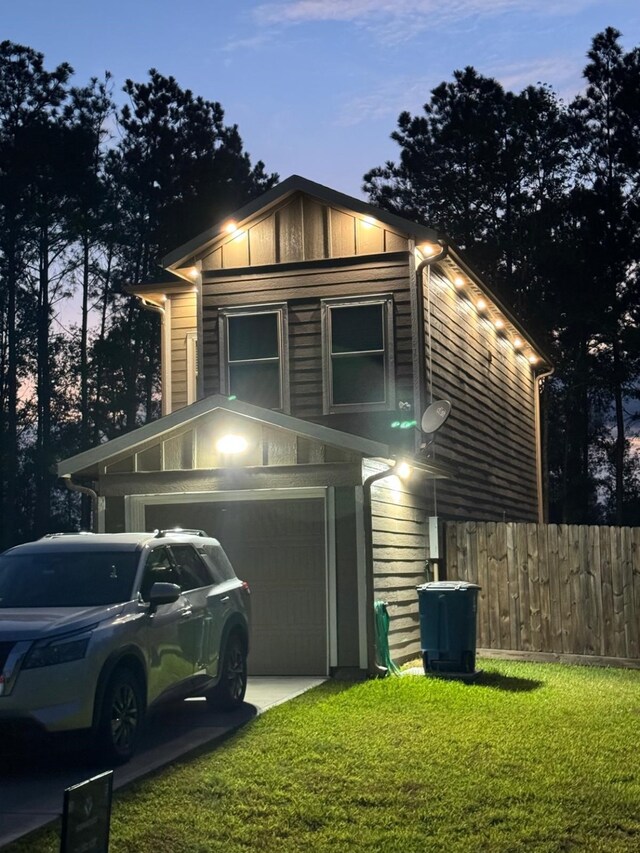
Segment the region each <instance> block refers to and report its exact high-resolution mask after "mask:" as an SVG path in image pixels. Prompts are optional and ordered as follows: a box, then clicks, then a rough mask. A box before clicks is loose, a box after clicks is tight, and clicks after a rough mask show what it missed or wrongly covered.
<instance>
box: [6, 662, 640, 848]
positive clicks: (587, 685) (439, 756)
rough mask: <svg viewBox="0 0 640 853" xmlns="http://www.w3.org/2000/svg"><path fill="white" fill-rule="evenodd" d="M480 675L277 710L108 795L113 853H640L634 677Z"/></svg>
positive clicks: (527, 670)
mask: <svg viewBox="0 0 640 853" xmlns="http://www.w3.org/2000/svg"><path fill="white" fill-rule="evenodd" d="M481 665H482V667H483V669H484V671H485V674H484V678H483V682H482V683H481V684H478V685H474V686H465V685H463V684H460V683H457V682H448V681H441V680H436V679H427V678H424V677H422V676H415V677H412V676H405V677H402V678H388V679H385V680H381V681H370V682H365V683H361V684H355V685H347V684H344V683H335V682H333V683H327V684H324V685H322V686H321V687H319V688H316V689H315V690H313V691H311V692H309V693H307V694H305V695H303V696H301V697H299V698H297V699H295V700H293V701H292V702H289V703H287V704H285V705H281V706H279V707H276V708H274V709H272V710H271V711H269V712H267V713H266V714H264V715H263V716H261V717H259V718H258V719H257V720H256V721H255V722H253V723H252V724H250V725H249V726H248V727H247V728H245V729H243V730H241V731H240V732H239V733H237V734H236V735H235V736H234V737H233V738H232V739H230V740H229V741H227V742H226V743H224V744H222V745H221V746H219V747H218V748H216V749H213V750H212V751H211V752H210V753H207V754H204V755H200V756H199V757H198V758H195V759H192V760H190V761H187V762H184V763H182V764H179V765H176V766H173V767H170V768H168V769H166V770H165V771H163V772H162V773H161V774H159V775H157V776H155V777H153V778H151V779H147V780H145V781H142V782H140V783H137V784H135V785H133V786H131V787H129V788H128V789H127V790H126V791H123V792H120V793H118V794H116V796H115V798H114V808H113V815H112V823H111V847H110V850H111V853H121V851H127V853H134V851H135V853H147V851H148V853H157V851H170V853H183V851H184V853H199V851H225V853H240V851H243V853H246V851H253V850H258V851H262V853H268V851H278V853H282V852H283V851H296V853H297V851H304V850H310V851H332V853H343V851H385V853H395V851H399V852H400V851H402V853H412V851H416V853H418V851H419V853H425V851H445V853H449V852H450V851H451V853H456V851H473V852H474V853H475V851H491V853H494V851H509V853H515V851H532V850H533V851H549V853H552V851H554V852H555V851H571V850H576V851H577V850H581V851H582V850H587V851H638V850H639V849H640V810H639V808H638V803H640V750H639V749H638V740H639V735H640V672H637V671H629V670H616V669H591V668H582V667H573V668H572V667H565V666H560V665H554V664H525V663H511V662H509V663H503V662H496V661H485V662H482V664H481ZM58 839H59V836H58V832H57V831H55V830H47V831H44V832H42V833H40V834H38V835H35V836H31V837H29V838H28V839H25V840H24V841H23V842H21V843H18V844H15V845H13V846H11V847H10V848H7V849H8V850H9V849H10V850H11V851H12V853H17V851H29V853H40V851H56V852H57V850H58V845H59V840H58Z"/></svg>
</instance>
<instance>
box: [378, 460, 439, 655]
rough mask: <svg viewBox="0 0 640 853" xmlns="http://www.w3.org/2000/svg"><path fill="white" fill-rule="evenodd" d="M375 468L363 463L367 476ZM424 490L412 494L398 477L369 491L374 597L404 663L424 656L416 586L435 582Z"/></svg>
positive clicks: (394, 649)
mask: <svg viewBox="0 0 640 853" xmlns="http://www.w3.org/2000/svg"><path fill="white" fill-rule="evenodd" d="M376 470H377V468H376V467H375V466H374V465H372V463H369V462H367V460H364V461H363V476H364V477H368V476H369V475H370V474H372V473H374V472H375V471H376ZM422 491H423V490H422V489H421V490H420V492H419V493H418V492H417V490H416V493H414V492H412V491H409V489H408V488H407V487H405V485H404V484H403V483H402V481H401V480H400V479H399V478H398V477H396V476H392V477H387V478H385V479H383V480H378V481H377V482H376V483H374V484H373V486H372V489H371V516H372V517H371V522H372V536H373V590H374V599H375V600H376V601H378V600H380V601H384V602H386V603H387V606H388V612H389V617H390V624H389V649H390V651H391V657H392V658H393V660H394V661H396V662H400V663H402V662H404V661H407V660H411V659H412V658H415V657H418V656H419V654H420V620H419V615H418V594H417V592H416V587H417V586H419V585H420V584H423V583H425V582H426V581H427V580H430V579H431V578H430V577H429V576H428V574H427V569H426V560H427V558H428V556H429V551H428V548H429V523H428V509H429V501H428V499H427V497H426V496H425V494H423V493H422Z"/></svg>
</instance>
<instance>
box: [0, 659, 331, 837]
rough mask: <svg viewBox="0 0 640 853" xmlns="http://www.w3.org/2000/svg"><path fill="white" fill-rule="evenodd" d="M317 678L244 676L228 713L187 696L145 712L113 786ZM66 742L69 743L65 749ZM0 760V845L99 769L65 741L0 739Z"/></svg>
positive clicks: (49, 817) (51, 815) (51, 814)
mask: <svg viewBox="0 0 640 853" xmlns="http://www.w3.org/2000/svg"><path fill="white" fill-rule="evenodd" d="M324 680H325V679H324V678H317V677H302V676H300V677H294V676H292V677H271V676H269V677H267V676H261V677H258V676H255V677H251V678H249V684H248V687H247V695H246V701H245V704H244V705H243V706H242V708H240V709H239V710H238V711H235V712H234V713H232V714H222V713H215V712H213V711H210V710H209V709H208V708H207V705H206V703H205V701H204V699H188V700H187V701H186V702H182V703H180V704H179V705H174V706H170V707H167V708H164V709H162V710H161V711H159V712H158V713H157V714H155V715H153V716H152V717H150V719H149V721H148V724H147V727H146V729H145V732H144V736H143V739H142V742H141V744H140V748H139V750H138V752H137V753H136V755H135V756H134V758H133V759H132V760H131V761H130V762H129V763H128V764H126V765H124V767H119V768H118V769H117V770H116V771H115V774H114V788H115V789H118V788H122V787H123V786H124V785H128V784H129V783H130V782H133V781H134V780H135V779H140V778H141V777H143V776H145V775H147V774H148V773H152V772H154V771H156V770H159V769H160V768H162V767H164V766H166V765H167V764H170V763H171V762H173V761H176V760H178V759H180V758H183V757H184V756H186V755H188V754H189V753H190V752H193V751H195V750H199V749H202V748H203V747H205V746H208V745H211V744H213V742H215V741H217V740H222V739H223V738H225V737H227V736H228V735H229V734H231V733H232V732H234V731H235V730H236V729H238V728H240V727H241V726H243V725H245V724H246V723H248V722H249V721H250V720H252V719H253V718H254V717H255V716H256V714H261V713H262V712H263V711H266V710H267V709H268V708H272V707H273V706H274V705H280V704H281V703H282V702H287V701H288V700H289V699H293V698H294V697H295V696H299V695H300V694H301V693H304V692H305V691H307V690H310V689H311V688H312V687H315V686H316V685H318V684H322V682H323V681H324ZM70 747H71V748H70ZM2 753H3V754H2V759H1V760H0V847H3V846H4V845H6V844H9V843H10V842H11V841H15V840H16V839H17V838H20V837H22V836H23V835H26V834H27V833H28V832H32V831H33V830H35V829H39V828H40V827H42V826H46V824H48V823H51V822H52V821H54V820H55V819H56V818H58V817H59V816H60V814H61V813H62V800H63V792H64V789H65V788H68V787H70V786H71V785H76V784H77V783H78V782H82V781H84V780H85V779H89V778H90V777H91V776H94V775H96V774H97V773H100V772H101V771H102V770H104V769H105V768H104V767H101V766H98V765H96V764H89V763H87V762H86V760H85V759H84V757H83V752H82V751H81V749H80V748H75V749H74V748H73V745H72V744H70V743H69V742H68V741H67V742H66V743H65V742H60V743H57V742H54V743H52V744H50V743H49V742H44V743H38V744H33V743H28V744H24V743H23V744H6V743H5V744H3V749H2Z"/></svg>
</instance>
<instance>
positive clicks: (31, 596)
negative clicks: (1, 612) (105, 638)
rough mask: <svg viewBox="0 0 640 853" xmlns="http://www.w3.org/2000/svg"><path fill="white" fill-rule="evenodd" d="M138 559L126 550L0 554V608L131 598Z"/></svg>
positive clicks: (87, 604)
mask: <svg viewBox="0 0 640 853" xmlns="http://www.w3.org/2000/svg"><path fill="white" fill-rule="evenodd" d="M87 538H88V537H87ZM138 560H139V555H138V554H137V553H133V552H129V551H113V552H111V551H93V552H90V551H88V550H87V551H66V552H64V551H63V552H60V551H58V550H57V549H56V551H55V552H46V551H44V552H43V551H40V552H39V553H37V554H3V555H2V556H1V557H0V609H4V608H11V607H16V608H18V607H27V608H31V607H100V606H102V605H105V604H117V603H120V602H123V601H130V600H131V597H132V595H133V582H134V580H135V576H136V569H137V566H138Z"/></svg>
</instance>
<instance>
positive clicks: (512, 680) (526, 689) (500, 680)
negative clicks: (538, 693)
mask: <svg viewBox="0 0 640 853" xmlns="http://www.w3.org/2000/svg"><path fill="white" fill-rule="evenodd" d="M475 685H476V686H477V687H490V688H492V689H493V690H505V691H506V692H508V693H530V692H531V691H532V690H538V689H539V688H540V687H544V681H537V680H535V679H533V678H516V677H515V676H513V675H501V674H500V673H499V672H481V673H480V674H479V675H478V679H477V681H476V682H475Z"/></svg>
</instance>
